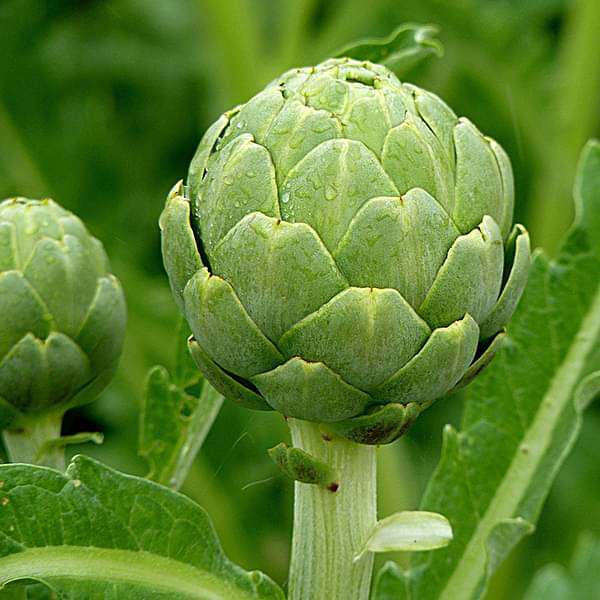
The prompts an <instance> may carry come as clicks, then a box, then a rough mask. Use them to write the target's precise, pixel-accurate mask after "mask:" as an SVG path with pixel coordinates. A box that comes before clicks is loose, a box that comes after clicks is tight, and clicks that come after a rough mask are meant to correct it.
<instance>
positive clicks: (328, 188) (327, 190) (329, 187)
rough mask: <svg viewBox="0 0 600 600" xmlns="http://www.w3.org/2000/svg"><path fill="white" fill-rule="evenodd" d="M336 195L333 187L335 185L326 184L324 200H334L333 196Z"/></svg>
mask: <svg viewBox="0 0 600 600" xmlns="http://www.w3.org/2000/svg"><path fill="white" fill-rule="evenodd" d="M336 197H337V190H336V189H335V187H334V186H333V185H331V184H328V185H327V186H326V187H325V199H326V200H335V198H336Z"/></svg>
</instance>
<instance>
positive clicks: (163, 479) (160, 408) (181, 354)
mask: <svg viewBox="0 0 600 600" xmlns="http://www.w3.org/2000/svg"><path fill="white" fill-rule="evenodd" d="M180 329H181V331H180V333H179V336H178V338H180V339H178V343H177V353H176V360H175V368H174V371H173V372H174V376H173V377H171V375H170V374H169V372H168V371H167V369H165V368H164V367H161V366H157V367H154V368H153V369H151V370H150V372H149V373H148V378H147V380H146V390H145V397H144V405H143V409H142V414H141V421H140V441H139V454H140V456H142V457H143V458H145V459H146V461H147V462H148V466H149V468H150V471H149V473H148V479H152V480H153V481H156V482H157V483H161V484H162V485H168V486H170V487H172V488H173V489H179V488H180V487H181V486H182V485H183V482H184V480H185V477H186V475H187V473H188V471H189V470H190V467H191V465H192V462H193V461H194V458H195V457H196V454H197V453H198V451H199V450H200V447H201V446H202V444H203V443H204V440H205V439H206V436H207V435H208V432H209V431H210V428H211V427H212V424H213V422H214V420H215V418H216V417H217V415H218V414H219V410H220V409H221V405H222V403H223V397H222V396H221V395H220V394H219V393H218V392H216V391H215V390H214V389H213V388H212V387H211V386H210V385H209V384H208V383H207V382H206V381H204V379H203V377H202V375H201V374H200V372H199V371H198V369H197V368H196V366H195V365H194V364H193V361H192V358H191V357H190V356H189V351H188V350H187V342H186V338H187V335H186V334H187V330H186V329H185V327H181V328H180Z"/></svg>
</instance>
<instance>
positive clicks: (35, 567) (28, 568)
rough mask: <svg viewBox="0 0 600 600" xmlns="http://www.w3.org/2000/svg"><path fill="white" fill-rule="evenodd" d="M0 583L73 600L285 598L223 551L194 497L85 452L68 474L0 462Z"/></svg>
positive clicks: (68, 470) (264, 580)
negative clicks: (32, 585)
mask: <svg viewBox="0 0 600 600" xmlns="http://www.w3.org/2000/svg"><path fill="white" fill-rule="evenodd" d="M0 481H1V482H2V488H1V493H0V533H1V534H2V535H1V536H0V587H1V586H3V585H6V584H7V583H9V582H13V581H19V580H25V579H33V580H37V581H39V582H41V583H44V584H46V585H48V586H49V587H50V588H51V589H52V590H54V591H55V592H56V594H58V595H59V597H60V598H64V599H66V600H79V599H81V600H84V599H87V598H104V599H111V598H114V599H117V598H127V599H128V600H155V599H166V598H169V599H170V600H191V599H194V598H196V599H202V600H207V599H209V598H211V599H212V598H215V599H223V600H236V599H238V598H239V599H242V598H243V599H252V598H255V599H259V598H260V599H265V600H266V599H269V600H283V593H282V592H281V590H280V589H279V588H278V587H277V585H276V584H275V583H273V582H272V581H271V580H270V579H269V578H268V577H266V576H265V575H263V574H262V573H259V572H256V571H254V572H246V571H244V570H242V569H241V568H239V567H237V566H236V565H234V564H233V563H231V562H230V561H229V560H228V559H227V557H226V556H225V555H224V553H223V550H222V548H221V546H220V544H219V541H218V539H217V537H216V534H215V532H214V529H213V527H212V525H211V523H210V521H209V518H208V516H207V514H206V513H205V512H204V510H202V509H201V508H200V507H199V506H198V505H196V504H195V503H194V502H192V501H191V500H190V499H188V498H186V497H185V496H182V495H181V494H178V493H176V492H173V491H171V490H169V489H167V488H164V487H162V486H159V485H157V484H155V483H153V482H150V481H146V480H144V479H140V478H137V477H132V476H128V475H123V474H121V473H118V472H117V471H114V470H112V469H109V468H108V467H105V466H103V465H101V464H100V463H98V462H96V461H94V460H92V459H90V458H85V457H82V456H78V457H75V458H74V459H73V461H72V462H71V465H70V466H69V468H68V469H67V474H66V475H63V474H62V473H59V472H58V471H54V470H52V469H47V468H44V467H36V466H31V465H0Z"/></svg>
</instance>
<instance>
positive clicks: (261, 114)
mask: <svg viewBox="0 0 600 600" xmlns="http://www.w3.org/2000/svg"><path fill="white" fill-rule="evenodd" d="M513 196H514V193H513V177H512V170H511V165H510V161H509V159H508V157H507V155H506V153H505V152H504V150H503V149H502V148H501V147H500V146H499V144H497V143H496V142H495V141H494V140H492V139H490V138H487V137H485V136H483V135H482V134H481V133H480V132H479V131H478V130H477V128H476V127H475V126H474V125H473V124H472V123H471V122H470V121H468V120H467V119H465V118H458V117H457V116H456V115H455V114H454V112H453V111H452V110H451V109H450V108H449V107H448V106H447V105H446V104H445V103H444V102H443V101H442V100H440V99H439V98H438V97H437V96H435V95H434V94H432V93H429V92H427V91H425V90H423V89H420V88H418V87H416V86H414V85H410V84H406V83H401V82H400V81H399V80H398V79H397V77H396V76H395V75H394V74H393V73H392V72H391V71H389V70H387V69H386V68H385V67H383V66H381V65H377V64H373V63H369V62H360V61H356V60H351V59H348V58H342V59H331V60H328V61H326V62H324V63H322V64H320V65H318V66H316V67H310V68H301V69H294V70H291V71H288V72H287V73H284V74H283V75H282V76H281V77H279V78H278V79H277V80H275V81H274V82H272V83H271V84H270V85H269V86H267V88H266V89H265V90H264V91H262V92H260V93H259V94H257V95H256V96H255V97H254V98H252V99H251V100H250V101H249V102H247V103H246V104H244V105H241V106H238V107H237V108H235V109H233V110H231V111H229V112H227V113H225V114H224V115H223V116H221V117H220V118H219V119H218V120H217V121H216V122H215V123H214V124H213V125H212V126H211V127H210V128H209V129H208V131H207V132H206V134H205V135H204V137H203V139H202V141H201V142H200V146H199V148H198V150H197V152H196V155H195V156H194V159H193V161H192V163H191V166H190V170H189V175H188V180H187V184H186V185H185V186H184V185H183V184H181V183H180V184H178V185H177V186H175V188H174V189H173V191H172V192H171V194H170V195H169V198H168V200H167V203H166V207H165V210H164V212H163V214H162V217H161V229H162V248H163V257H164V263H165V267H166V270H167V272H168V275H169V280H170V284H171V287H172V290H173V294H174V296H175V299H176V301H177V303H178V305H179V307H180V308H181V310H182V311H183V313H184V314H185V316H186V318H187V320H188V323H189V325H190V328H191V330H192V333H193V340H191V350H192V353H193V355H194V358H195V359H196V362H197V363H198V365H199V367H200V369H201V370H202V371H203V373H204V374H205V376H206V377H207V378H208V380H209V381H210V382H211V383H212V385H213V386H214V387H215V388H216V389H217V390H219V391H220V392H221V393H222V394H223V395H225V396H226V397H228V398H230V399H232V400H235V401H237V402H239V403H240V404H243V405H245V406H248V407H251V408H258V409H268V408H273V409H276V410H278V411H280V412H281V413H283V414H284V415H286V416H292V417H297V418H300V419H306V420H310V421H317V422H321V423H329V424H331V427H332V428H334V429H337V430H338V431H340V432H341V433H342V434H343V435H346V436H347V437H349V438H350V439H354V440H356V441H360V442H364V443H382V442H386V441H390V440H391V439H393V438H395V437H397V435H399V434H400V433H401V432H402V431H404V430H405V429H406V426H407V425H408V424H409V423H410V422H412V420H414V418H415V417H416V416H417V415H418V414H419V412H420V411H421V410H422V409H423V408H425V407H426V406H428V405H429V404H430V403H431V402H432V401H433V400H435V399H436V398H438V397H440V396H442V395H443V394H445V393H447V392H448V391H450V390H451V389H452V388H454V387H455V386H457V385H463V384H464V383H465V381H467V380H468V379H469V378H472V377H473V376H474V375H476V373H477V372H478V371H479V370H481V368H482V367H483V366H484V365H485V363H487V362H488V361H489V359H490V358H491V356H492V355H493V352H494V350H495V349H496V348H497V346H498V343H497V342H498V338H497V337H496V336H497V334H498V333H499V332H501V331H502V329H503V326H504V325H505V323H506V322H507V321H508V319H509V317H510V315H511V313H512V312H513V310H514V309H515V307H516V304H517V302H518V300H519V297H520V295H521V293H522V291H523V288H524V286H525V283H526V279H527V272H528V266H529V262H530V249H529V239H528V235H527V232H526V231H525V230H524V229H523V227H521V226H519V225H517V226H516V227H514V228H513V227H512V216H513Z"/></svg>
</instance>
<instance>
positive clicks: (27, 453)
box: [2, 411, 65, 472]
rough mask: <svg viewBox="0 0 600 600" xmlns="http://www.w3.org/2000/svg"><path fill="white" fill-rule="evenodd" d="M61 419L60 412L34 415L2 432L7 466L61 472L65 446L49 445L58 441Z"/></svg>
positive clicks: (63, 464) (62, 470) (63, 466)
mask: <svg viewBox="0 0 600 600" xmlns="http://www.w3.org/2000/svg"><path fill="white" fill-rule="evenodd" d="M62 418H63V413H62V411H61V412H53V413H46V414H42V415H35V416H34V417H29V418H28V419H27V420H25V421H21V422H20V423H19V426H18V427H17V428H13V429H5V430H4V431H3V432H2V437H3V439H4V446H5V447H6V452H7V454H8V459H9V460H10V462H13V463H27V464H32V465H41V466H44V467H51V468H53V469H56V470H57V471H61V472H64V470H65V450H64V446H62V445H60V444H52V443H51V442H53V441H56V440H57V439H58V438H60V429H61V425H62ZM48 442H50V443H48Z"/></svg>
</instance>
